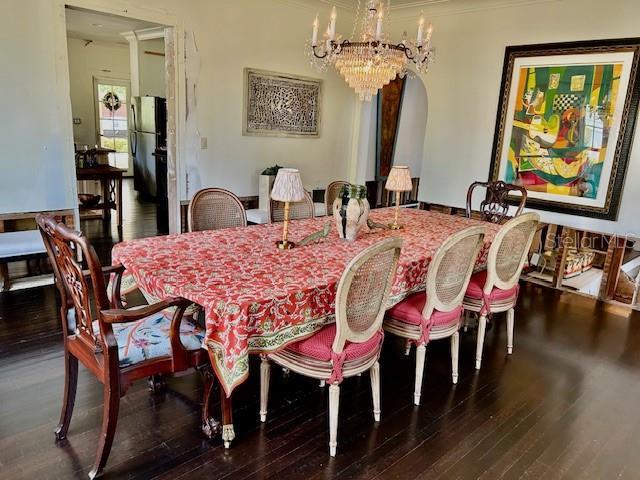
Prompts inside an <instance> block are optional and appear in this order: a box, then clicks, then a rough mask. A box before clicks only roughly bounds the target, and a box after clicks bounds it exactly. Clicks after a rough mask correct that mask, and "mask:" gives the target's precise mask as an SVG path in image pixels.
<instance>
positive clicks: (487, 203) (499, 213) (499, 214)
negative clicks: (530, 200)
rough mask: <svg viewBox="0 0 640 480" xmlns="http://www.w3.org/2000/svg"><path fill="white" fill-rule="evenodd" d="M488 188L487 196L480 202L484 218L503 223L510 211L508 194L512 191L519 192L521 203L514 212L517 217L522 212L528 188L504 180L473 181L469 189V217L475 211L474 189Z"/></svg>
mask: <svg viewBox="0 0 640 480" xmlns="http://www.w3.org/2000/svg"><path fill="white" fill-rule="evenodd" d="M478 187H481V188H485V189H486V196H485V198H484V200H483V201H482V202H480V215H481V218H482V220H484V221H486V222H491V223H503V222H504V221H505V219H506V217H507V213H508V212H509V202H508V196H509V193H510V192H519V194H520V195H519V198H520V203H519V204H518V208H517V210H516V212H515V213H514V215H513V216H514V217H517V216H518V215H520V214H521V213H522V210H523V209H524V205H525V203H526V202H527V190H526V189H525V188H523V187H521V186H519V185H513V184H511V183H505V182H503V181H502V180H499V181H497V182H473V183H472V184H471V185H470V186H469V190H468V191H467V218H471V213H472V211H473V204H472V202H473V191H474V190H475V189H476V188H478Z"/></svg>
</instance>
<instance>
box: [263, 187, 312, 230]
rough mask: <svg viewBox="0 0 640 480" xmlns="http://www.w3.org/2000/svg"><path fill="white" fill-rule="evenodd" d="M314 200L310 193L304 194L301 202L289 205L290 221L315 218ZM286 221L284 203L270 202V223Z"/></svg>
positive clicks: (271, 200)
mask: <svg viewBox="0 0 640 480" xmlns="http://www.w3.org/2000/svg"><path fill="white" fill-rule="evenodd" d="M314 216H315V214H314V208H313V200H312V199H311V195H309V192H304V198H303V199H302V200H301V201H299V202H291V203H289V220H300V219H302V218H313V217H314ZM283 221H284V202H279V201H278V200H273V199H270V200H269V223H276V222H283Z"/></svg>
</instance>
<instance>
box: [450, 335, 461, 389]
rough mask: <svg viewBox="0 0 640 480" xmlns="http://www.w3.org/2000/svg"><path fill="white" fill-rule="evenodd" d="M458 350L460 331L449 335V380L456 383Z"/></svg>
mask: <svg viewBox="0 0 640 480" xmlns="http://www.w3.org/2000/svg"><path fill="white" fill-rule="evenodd" d="M459 350H460V333H459V332H456V333H454V334H453V335H451V381H452V382H453V384H454V385H455V384H457V383H458V351H459Z"/></svg>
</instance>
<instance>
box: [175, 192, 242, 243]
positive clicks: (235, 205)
mask: <svg viewBox="0 0 640 480" xmlns="http://www.w3.org/2000/svg"><path fill="white" fill-rule="evenodd" d="M188 225H189V231H190V232H197V231H201V230H218V229H221V228H229V227H246V226H247V214H246V211H245V209H244V206H243V205H242V202H241V201H240V199H239V198H238V197H236V196H235V195H234V194H233V193H232V192H230V191H228V190H225V189H223V188H205V189H202V190H200V191H198V192H196V194H195V195H194V196H193V198H192V199H191V202H189V211H188Z"/></svg>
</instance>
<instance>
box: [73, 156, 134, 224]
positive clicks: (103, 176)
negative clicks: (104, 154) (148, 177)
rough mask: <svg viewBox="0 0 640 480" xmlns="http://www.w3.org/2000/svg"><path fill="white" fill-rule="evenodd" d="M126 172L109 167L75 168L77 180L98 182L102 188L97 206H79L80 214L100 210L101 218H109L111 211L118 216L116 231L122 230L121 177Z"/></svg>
mask: <svg viewBox="0 0 640 480" xmlns="http://www.w3.org/2000/svg"><path fill="white" fill-rule="evenodd" d="M125 172H126V170H123V169H121V168H116V167H112V166H111V165H98V166H96V167H87V168H77V169H76V178H77V179H78V180H98V181H99V182H100V184H101V186H102V201H101V202H100V203H98V204H97V205H93V206H85V205H82V204H80V207H79V208H80V212H81V213H82V212H87V211H91V210H102V218H103V219H104V220H108V219H110V218H111V209H114V210H115V211H116V213H117V215H118V230H121V229H122V175H123V174H124V173H125Z"/></svg>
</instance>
